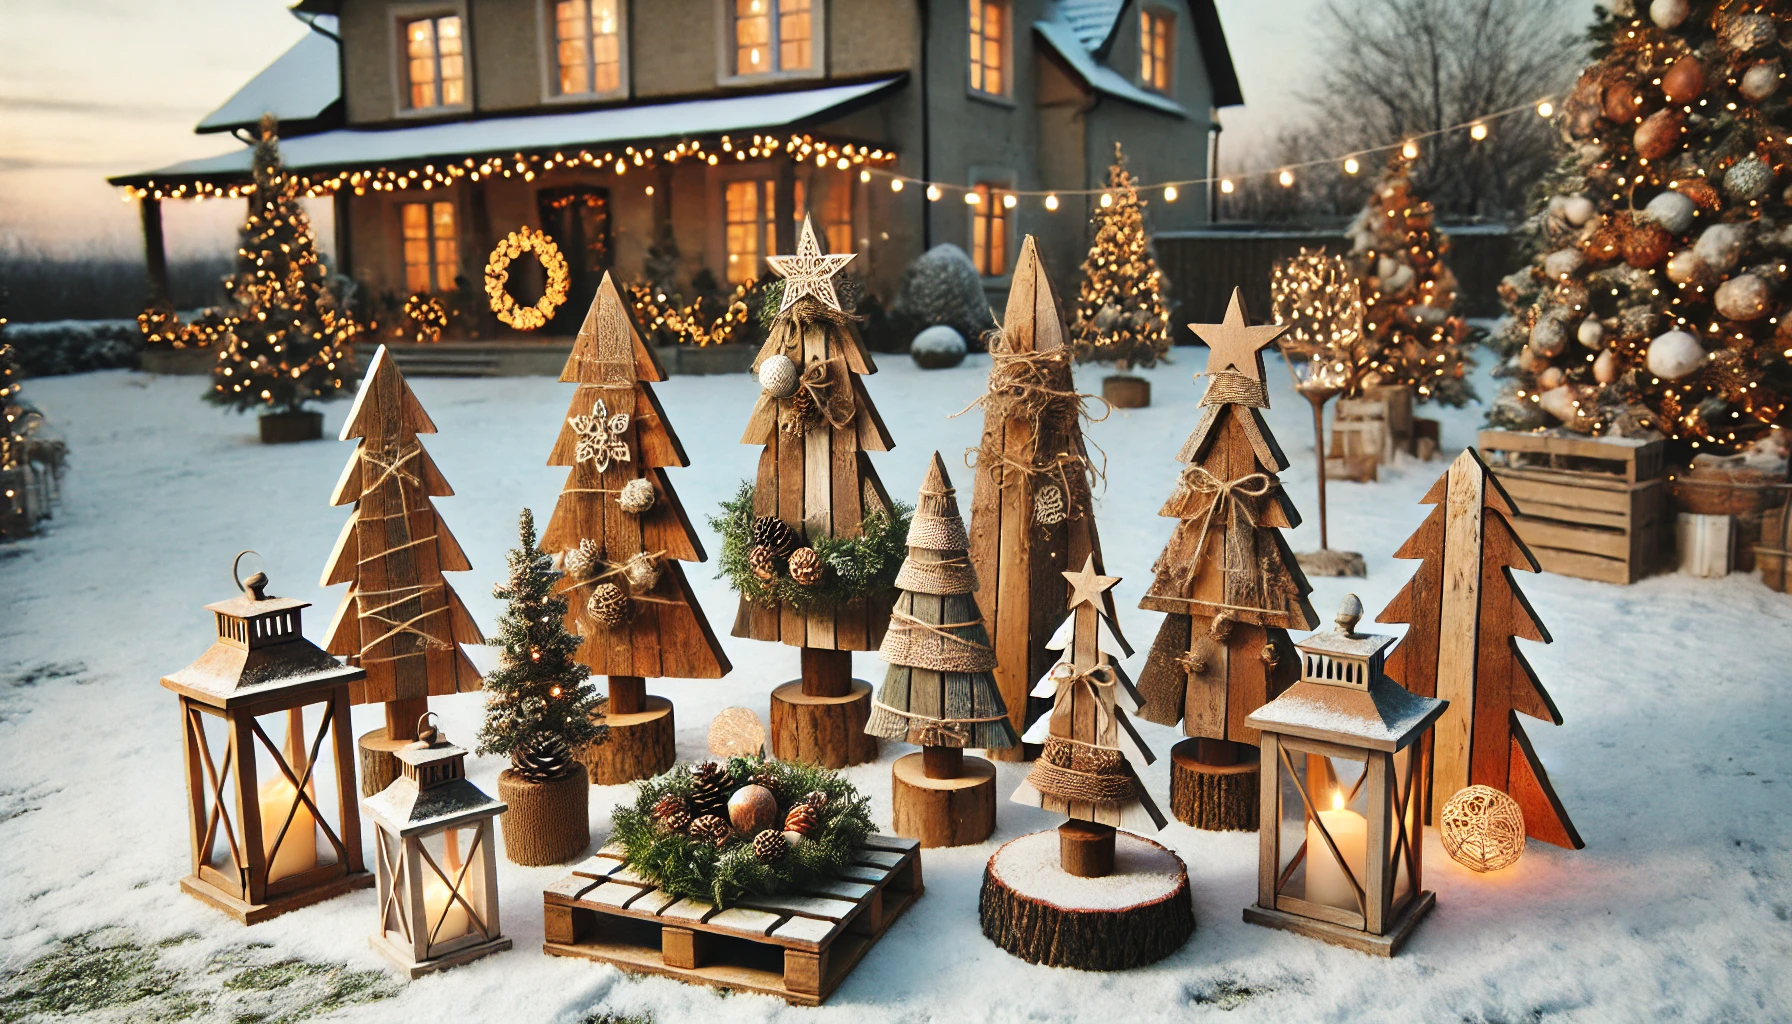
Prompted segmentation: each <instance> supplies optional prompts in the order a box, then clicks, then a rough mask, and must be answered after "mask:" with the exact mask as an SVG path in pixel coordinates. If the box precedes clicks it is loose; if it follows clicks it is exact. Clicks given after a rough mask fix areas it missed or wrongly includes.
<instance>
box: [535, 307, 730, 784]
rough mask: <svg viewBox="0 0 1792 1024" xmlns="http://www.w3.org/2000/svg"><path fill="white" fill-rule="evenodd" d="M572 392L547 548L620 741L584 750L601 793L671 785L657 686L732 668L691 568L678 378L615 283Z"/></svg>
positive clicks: (586, 337) (672, 753)
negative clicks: (694, 587) (682, 500)
mask: <svg viewBox="0 0 1792 1024" xmlns="http://www.w3.org/2000/svg"><path fill="white" fill-rule="evenodd" d="M560 379H561V381H563V382H566V383H569V384H577V385H578V386H579V387H578V390H577V391H576V392H574V394H573V399H572V405H571V406H570V407H569V408H568V409H567V416H566V419H565V420H564V422H563V423H562V425H561V428H560V436H559V439H558V440H557V441H556V442H555V444H554V450H553V454H552V455H550V456H549V457H548V465H550V466H570V467H571V468H572V472H571V473H570V474H568V475H567V478H566V486H565V488H564V489H563V490H562V491H561V492H560V500H559V502H558V503H557V504H556V505H555V506H554V515H553V517H552V518H551V519H549V520H548V527H547V530H546V531H545V532H544V533H543V535H542V541H541V546H542V549H543V550H544V551H547V552H549V553H551V554H554V555H558V556H559V558H560V565H561V568H562V569H564V570H565V572H566V577H565V579H564V580H563V581H562V582H561V584H560V588H559V594H560V595H561V597H562V598H563V599H565V601H566V603H567V609H566V611H565V613H564V614H565V619H566V627H567V628H568V629H570V630H572V631H573V632H574V633H576V634H578V635H579V636H581V637H583V638H584V642H583V643H582V644H580V646H579V649H578V655H577V657H578V660H579V661H581V662H583V663H584V664H586V665H588V666H590V667H591V671H593V672H595V673H598V674H600V675H607V676H609V677H610V679H609V687H610V694H609V700H610V706H609V709H608V719H607V721H608V724H609V731H608V734H607V736H606V737H605V739H604V741H603V742H602V743H598V744H595V745H593V746H590V747H587V748H585V749H584V751H583V753H582V756H583V758H584V759H585V763H586V766H587V768H588V769H589V771H590V777H591V781H592V782H594V783H597V784H598V785H605V786H608V785H615V784H617V783H622V782H630V781H633V780H635V779H644V778H648V777H650V776H653V775H658V774H660V773H661V772H663V771H665V770H666V769H668V768H670V767H672V764H673V762H674V761H675V760H676V759H677V736H676V728H675V726H674V719H673V713H672V702H671V701H669V700H666V699H665V698H663V697H649V696H648V695H647V679H648V678H649V677H659V676H672V677H674V678H681V679H717V678H720V677H721V676H725V675H727V674H728V672H729V671H730V670H731V669H732V668H733V666H732V665H730V664H729V663H728V657H727V655H725V654H723V653H722V645H721V643H720V642H719V641H718V640H717V639H716V635H715V631H714V630H712V629H711V628H710V625H709V619H708V618H706V617H705V616H704V614H703V608H702V606H701V605H699V604H698V603H697V599H696V596H695V595H694V594H692V593H691V586H690V583H689V581H687V580H686V579H685V575H684V569H683V567H682V566H680V565H679V564H678V563H679V562H701V561H703V560H704V558H705V555H704V552H703V544H702V542H701V541H700V540H699V539H698V538H697V533H696V531H695V530H694V529H692V527H691V522H690V518H689V517H688V516H686V515H685V511H684V507H683V506H682V505H681V504H679V501H678V495H677V494H676V493H675V492H674V491H673V490H672V481H671V478H670V477H668V476H667V475H666V467H669V466H685V465H689V461H688V460H687V459H686V457H685V453H684V446H683V445H682V444H681V443H680V442H679V440H678V435H677V434H675V433H674V432H673V430H672V424H671V423H670V422H669V421H667V419H666V414H665V410H664V409H663V408H662V407H661V406H660V403H659V399H658V398H657V397H655V395H654V393H653V388H652V387H651V384H652V383H654V382H658V381H663V380H665V379H666V371H665V369H664V368H663V367H662V366H661V365H660V363H659V357H658V356H657V355H655V354H654V350H653V348H652V347H651V346H649V345H647V344H646V343H645V342H644V341H643V340H642V337H641V332H640V328H639V327H637V326H636V324H635V322H634V319H633V318H632V317H631V316H630V315H629V312H628V307H627V305H626V304H625V303H624V302H623V300H622V296H621V294H620V293H619V292H618V291H617V290H616V284H615V282H614V281H612V280H611V279H610V276H609V275H608V274H607V273H606V274H605V275H604V279H603V281H602V282H600V283H599V284H598V287H597V294H596V295H595V296H594V297H593V298H592V300H591V309H590V311H589V312H588V313H587V314H586V316H585V323H584V325H583V326H581V327H580V328H579V334H578V338H577V340H576V341H575V342H574V343H573V350H572V355H571V356H570V357H568V358H567V360H566V368H565V369H564V370H563V371H562V372H561V374H560Z"/></svg>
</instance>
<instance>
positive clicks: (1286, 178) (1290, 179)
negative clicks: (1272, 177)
mask: <svg viewBox="0 0 1792 1024" xmlns="http://www.w3.org/2000/svg"><path fill="white" fill-rule="evenodd" d="M1276 181H1277V182H1278V183H1280V184H1281V186H1282V187H1283V188H1293V187H1294V172H1293V171H1291V170H1289V169H1288V168H1286V167H1284V168H1282V173H1280V174H1278V175H1276Z"/></svg>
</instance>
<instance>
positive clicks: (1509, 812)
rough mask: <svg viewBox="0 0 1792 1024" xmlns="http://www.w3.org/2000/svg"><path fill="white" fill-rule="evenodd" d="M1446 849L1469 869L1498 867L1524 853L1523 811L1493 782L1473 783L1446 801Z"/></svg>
mask: <svg viewBox="0 0 1792 1024" xmlns="http://www.w3.org/2000/svg"><path fill="white" fill-rule="evenodd" d="M1440 832H1441V834H1442V837H1443V844H1444V852H1445V853H1448V854H1449V855H1450V859H1451V860H1453V861H1455V862H1456V863H1458V864H1460V865H1462V866H1463V867H1465V868H1468V869H1469V870H1470V871H1481V872H1486V871H1498V870H1499V869H1501V868H1505V867H1511V866H1512V865H1513V864H1516V863H1518V858H1519V857H1520V856H1522V855H1523V854H1524V811H1523V810H1522V809H1520V808H1519V806H1518V801H1516V800H1514V799H1512V798H1511V797H1510V796H1507V795H1506V794H1504V793H1502V792H1500V791H1499V790H1497V789H1494V788H1493V787H1492V786H1470V787H1468V788H1467V789H1465V790H1462V791H1461V792H1459V793H1457V794H1456V795H1455V796H1453V797H1451V798H1450V802H1449V803H1447V804H1444V813H1443V827H1442V828H1441V829H1440Z"/></svg>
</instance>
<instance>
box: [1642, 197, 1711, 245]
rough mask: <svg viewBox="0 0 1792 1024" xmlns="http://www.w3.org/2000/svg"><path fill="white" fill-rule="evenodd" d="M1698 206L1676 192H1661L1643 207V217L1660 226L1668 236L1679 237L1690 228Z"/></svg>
mask: <svg viewBox="0 0 1792 1024" xmlns="http://www.w3.org/2000/svg"><path fill="white" fill-rule="evenodd" d="M1698 209H1699V207H1698V204H1697V203H1694V202H1693V201H1692V200H1691V199H1688V198H1686V197H1685V196H1683V195H1681V194H1680V193H1678V192H1663V193H1662V194H1660V195H1658V196H1656V197H1655V198H1654V199H1651V200H1649V205H1648V206H1645V207H1643V216H1644V217H1646V218H1648V219H1649V220H1652V221H1654V222H1655V223H1657V224H1660V225H1661V226H1662V227H1664V228H1666V229H1667V232H1668V234H1670V235H1681V234H1685V233H1686V229H1687V228H1690V227H1692V218H1693V214H1695V213H1697V212H1698Z"/></svg>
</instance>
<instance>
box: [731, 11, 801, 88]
mask: <svg viewBox="0 0 1792 1024" xmlns="http://www.w3.org/2000/svg"><path fill="white" fill-rule="evenodd" d="M814 2H815V0H729V3H730V4H731V5H732V6H733V10H734V18H733V21H734V73H735V74H737V75H758V74H767V73H770V72H775V71H808V70H811V69H812V68H814V66H815V48H814V42H815V16H814V15H815V12H814Z"/></svg>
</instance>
